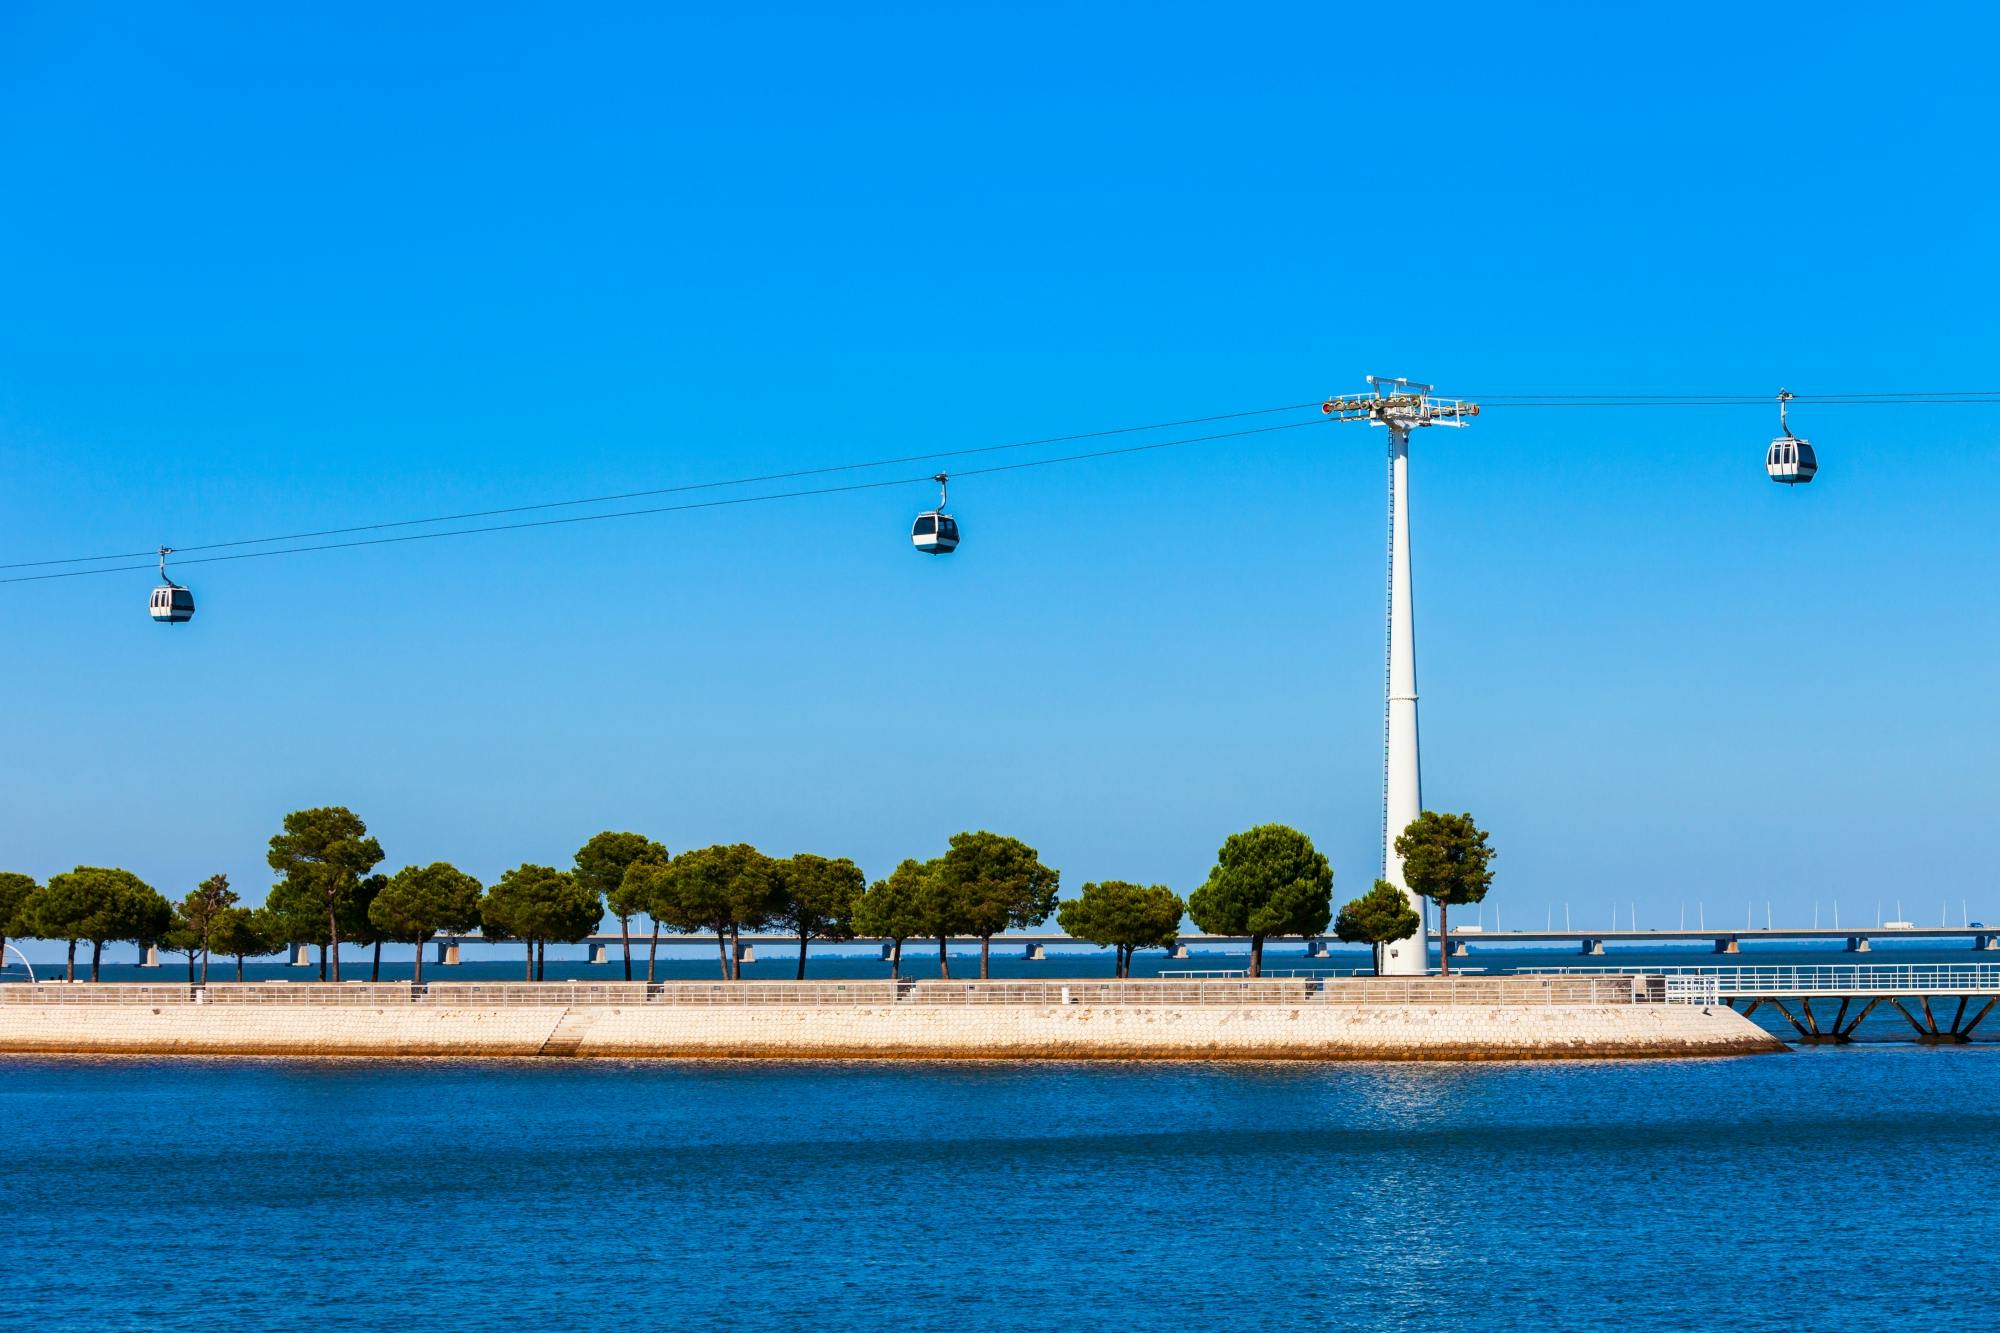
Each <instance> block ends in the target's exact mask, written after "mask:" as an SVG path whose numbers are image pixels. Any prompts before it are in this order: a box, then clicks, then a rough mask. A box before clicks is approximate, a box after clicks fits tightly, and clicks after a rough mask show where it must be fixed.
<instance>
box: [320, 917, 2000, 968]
mask: <svg viewBox="0 0 2000 1333" xmlns="http://www.w3.org/2000/svg"><path fill="white" fill-rule="evenodd" d="M1296 938H1297V937H1290V938H1287V939H1285V940H1278V939H1272V940H1269V941H1267V943H1273V944H1288V943H1290V942H1291V940H1292V939H1296ZM1429 938H1430V943H1431V944H1432V945H1433V946H1436V945H1438V944H1439V942H1440V937H1439V935H1438V933H1437V932H1436V931H1435V930H1433V931H1431V932H1430V935H1429ZM734 940H735V943H736V945H737V947H738V951H739V955H740V957H741V959H742V961H744V962H754V961H755V960H756V948H757V946H759V945H762V946H764V947H766V948H771V949H778V948H784V947H787V946H789V947H791V948H797V947H798V943H799V937H798V936H796V935H784V934H779V933H777V932H774V931H745V932H744V933H743V934H741V935H739V936H735V937H734ZM1877 940H1922V941H1926V942H1941V941H1955V940H1964V941H1966V942H1967V943H1968V944H1969V945H1970V947H1971V948H1973V949H1974V950H1977V951H1980V952H1992V951H2000V926H1991V927H1989V926H1987V925H1985V924H1983V923H1980V922H1972V923H1969V924H1967V925H1961V926H1913V925H1901V924H1899V925H1893V926H1833V927H1822V926H1805V927H1798V928H1788V927H1784V926H1777V927H1769V926H1760V927H1756V928H1751V927H1744V928H1743V929H1740V930H1734V929H1732V930H1723V929H1718V928H1715V927H1709V928H1705V929H1694V930H1685V929H1680V930H1507V931H1489V930H1481V929H1479V928H1477V927H1470V928H1461V929H1456V930H1453V931H1452V932H1451V952H1452V956H1453V957H1462V956H1463V955H1464V954H1465V953H1466V951H1467V950H1468V949H1470V948H1471V947H1473V946H1474V945H1480V944H1509V945H1512V944H1551V945H1573V946H1575V948H1576V951H1577V952H1578V953H1579V954H1582V955H1584V956H1586V957H1600V956H1602V955H1603V954H1604V951H1605V946H1606V945H1610V944H1629V945H1678V944H1707V945H1710V946H1711V947H1712V948H1713V950H1714V952H1716V953H1718V954H1734V953H1740V952H1741V951H1742V947H1743V946H1744V945H1745V944H1775V943H1787V942H1797V943H1839V944H1841V945H1843V946H1844V947H1845V949H1846V951H1847V952H1848V953H1869V952H1872V950H1873V948H1874V943H1875V941H1877ZM511 942H513V941H499V940H488V939H485V938H483V937H482V936H480V935H478V934H476V933H475V934H466V935H453V936H439V937H438V939H437V940H436V941H434V944H435V947H436V950H437V961H438V962H440V963H443V964H446V965H447V966H448V965H450V964H452V963H456V962H457V961H458V957H459V955H458V948H459V946H460V945H462V944H499V943H511ZM583 943H584V945H585V946H586V947H587V949H588V950H589V952H588V954H587V957H588V958H589V960H590V961H591V962H593V963H606V962H609V961H610V955H611V951H612V950H613V949H622V948H624V947H625V946H628V945H629V946H630V947H631V949H632V950H633V952H635V953H637V952H639V951H641V950H644V949H647V948H649V947H651V945H652V944H653V936H652V935H651V934H650V933H633V934H621V933H619V932H618V931H600V932H598V933H597V934H594V935H591V936H589V937H587V938H586V939H585V940H584V941H583ZM659 943H661V944H663V945H671V946H673V947H676V948H685V947H687V946H690V945H698V946H702V947H705V948H710V949H713V948H716V947H717V940H716V937H715V935H714V934H713V933H696V934H680V933H665V934H662V935H661V936H660V937H659ZM813 943H814V944H816V945H828V944H832V945H845V946H848V947H852V946H855V945H861V946H879V947H880V949H881V951H882V956H883V957H884V958H887V957H888V956H889V951H890V949H891V947H892V946H891V944H890V942H889V941H886V940H880V939H872V938H869V937H865V936H864V937H857V938H856V939H853V940H814V941H813ZM936 943H937V941H936V940H935V939H925V940H917V939H910V940H906V941H904V950H905V952H912V953H913V952H915V951H916V950H918V949H920V948H923V947H926V946H932V947H934V946H935V945H936ZM992 943H993V946H994V947H995V948H1004V949H1019V950H1021V951H1022V953H1023V954H1024V956H1026V957H1028V958H1031V959H1032V958H1043V957H1046V956H1047V952H1048V950H1050V949H1080V950H1087V949H1095V948H1096V947H1097V946H1096V945H1093V944H1090V943H1087V942H1086V941H1083V940H1079V939H1076V938H1074V937H1073V936H1070V935H1065V934H1063V933H1062V932H1061V931H1009V932H1006V933H1005V934H1000V935H995V936H994V937H993V940H992ZM1303 943H1304V945H1305V951H1306V954H1307V956H1308V957H1313V958H1320V957H1324V956H1326V954H1327V952H1328V951H1329V950H1330V949H1332V948H1333V947H1335V946H1336V944H1337V943H1338V941H1336V940H1334V939H1333V938H1332V937H1331V936H1327V935H1321V936H1313V937H1310V938H1307V939H1305V940H1304V941H1303ZM1249 945H1250V937H1249V936H1247V935H1209V934H1203V933H1195V934H1188V935H1182V936H1181V937H1180V939H1179V940H1178V941H1177V942H1176V944H1175V946H1174V949H1173V950H1172V954H1173V956H1174V957H1175V958H1186V957H1187V956H1188V955H1189V953H1190V952H1191V951H1193V950H1199V949H1211V948H1248V947H1249ZM978 946H979V937H978V936H977V935H954V936H952V937H951V938H950V940H949V941H948V947H951V948H954V949H967V948H977V947H978ZM292 956H293V959H294V961H295V962H296V961H298V960H299V958H300V957H301V955H300V953H299V948H298V946H294V948H293V950H292Z"/></svg>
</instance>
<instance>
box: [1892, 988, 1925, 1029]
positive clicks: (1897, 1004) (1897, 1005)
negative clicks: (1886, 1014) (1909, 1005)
mask: <svg viewBox="0 0 2000 1333" xmlns="http://www.w3.org/2000/svg"><path fill="white" fill-rule="evenodd" d="M1885 998H1887V999H1888V1001H1889V1003H1890V1005H1891V1006H1893V1007H1894V1009H1895V1010H1896V1012H1897V1013H1899V1014H1901V1015H1902V1016H1903V1018H1904V1020H1905V1021H1906V1022H1908V1023H1909V1025H1910V1027H1911V1028H1913V1029H1914V1030H1915V1031H1916V1034H1917V1036H1919V1037H1922V1036H1924V1035H1925V1033H1924V1025H1923V1024H1922V1023H1919V1022H1918V1021H1917V1020H1916V1018H1915V1017H1914V1016H1913V1015H1912V1014H1911V1013H1910V1011H1909V1010H1907V1009H1905V1008H1904V1007H1903V1002H1902V1001H1901V1000H1899V999H1897V998H1896V997H1895V996H1893V995H1890V996H1887V997H1885Z"/></svg>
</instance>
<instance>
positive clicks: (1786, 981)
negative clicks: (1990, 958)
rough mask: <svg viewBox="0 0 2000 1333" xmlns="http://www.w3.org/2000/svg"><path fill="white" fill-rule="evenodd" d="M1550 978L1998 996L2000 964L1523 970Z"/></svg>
mask: <svg viewBox="0 0 2000 1333" xmlns="http://www.w3.org/2000/svg"><path fill="white" fill-rule="evenodd" d="M1523 974H1524V975H1530V974H1531V975H1537V976H1550V977H1590V976H1601V977H1610V976H1635V975H1646V976H1663V977H1665V978H1667V979H1668V982H1669V984H1670V985H1671V983H1672V982H1673V981H1674V980H1675V979H1677V978H1678V979H1682V980H1687V981H1693V980H1697V979H1698V980H1702V981H1706V982H1710V983H1713V985H1714V987H1715V989H1716V991H1717V993H1718V994H1719V995H1722V996H1756V995H1978V994H2000V963H1893V964H1859V963H1857V964H1818V965H1813V966H1804V967H1649V968H1646V969H1643V973H1641V972H1639V971H1635V970H1630V969H1624V968H1615V967H1542V968H1525V969H1523Z"/></svg>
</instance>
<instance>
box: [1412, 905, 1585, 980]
mask: <svg viewBox="0 0 2000 1333" xmlns="http://www.w3.org/2000/svg"><path fill="white" fill-rule="evenodd" d="M1450 921H1451V904H1450V903H1448V902H1446V901H1445V900H1444V899H1442V898H1440V899H1438V975H1439V976H1441V977H1448V976H1450V975H1451V926H1450V924H1449V923H1450ZM1612 924H1613V925H1616V924H1617V923H1616V922H1613V923H1612ZM1417 947H1418V948H1419V949H1421V950H1423V951H1424V952H1425V953H1428V952H1430V943H1429V941H1427V940H1425V939H1424V932H1423V928H1422V927H1421V926H1419V927H1418V928H1417ZM1424 962H1425V964H1426V965H1428V964H1429V962H1430V960H1429V959H1428V958H1426V959H1425V960H1424ZM1426 970H1428V966H1427V967H1426Z"/></svg>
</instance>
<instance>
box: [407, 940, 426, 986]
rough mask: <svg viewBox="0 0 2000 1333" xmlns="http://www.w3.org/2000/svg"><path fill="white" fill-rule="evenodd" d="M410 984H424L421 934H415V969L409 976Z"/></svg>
mask: <svg viewBox="0 0 2000 1333" xmlns="http://www.w3.org/2000/svg"><path fill="white" fill-rule="evenodd" d="M410 984H411V985H412V986H421V985H423V984H424V937H423V936H422V935H418V936H417V971H416V975H415V976H414V977H413V978H411V981H410Z"/></svg>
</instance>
